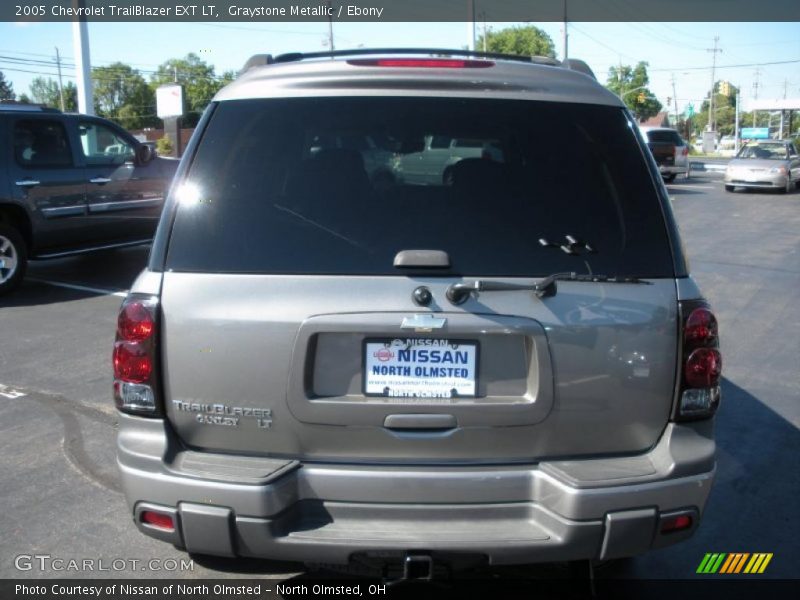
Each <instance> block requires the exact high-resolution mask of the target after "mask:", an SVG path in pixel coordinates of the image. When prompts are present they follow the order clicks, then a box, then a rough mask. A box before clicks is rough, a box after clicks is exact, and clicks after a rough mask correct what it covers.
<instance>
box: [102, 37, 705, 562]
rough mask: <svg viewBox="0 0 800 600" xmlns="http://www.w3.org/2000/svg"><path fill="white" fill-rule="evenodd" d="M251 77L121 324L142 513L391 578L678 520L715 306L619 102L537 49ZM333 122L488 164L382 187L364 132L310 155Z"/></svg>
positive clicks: (311, 64) (696, 463) (701, 459)
mask: <svg viewBox="0 0 800 600" xmlns="http://www.w3.org/2000/svg"><path fill="white" fill-rule="evenodd" d="M320 58H324V60H318V59H320ZM259 63H261V65H262V66H252V65H254V64H255V65H258V64H259ZM249 64H250V65H251V68H249V69H248V70H247V71H246V72H245V73H243V74H242V76H241V77H240V78H239V79H238V80H237V81H236V82H234V83H233V84H231V85H230V86H228V87H227V88H225V89H223V90H222V91H221V92H220V93H219V94H218V95H217V96H216V98H215V100H214V102H213V103H212V104H211V106H210V107H209V108H208V110H207V111H206V113H205V115H204V117H203V119H202V121H201V123H200V124H199V127H198V130H197V132H196V134H195V135H194V137H193V138H192V142H191V143H190V145H189V148H188V150H187V152H186V154H185V156H184V158H183V160H182V162H181V165H180V167H179V170H178V173H177V175H176V179H175V183H174V184H173V187H172V190H171V192H170V195H169V198H168V200H167V205H166V207H165V210H164V213H163V215H162V219H161V222H160V225H159V229H158V232H157V235H156V239H155V242H154V245H153V248H152V251H151V256H150V261H149V265H148V267H147V269H146V270H145V271H144V272H143V273H142V274H141V275H140V277H139V278H138V279H137V281H136V282H135V284H134V285H133V287H132V290H131V293H130V296H129V297H128V298H127V299H126V300H125V302H124V303H123V305H122V308H121V311H120V315H119V323H118V330H117V340H116V342H115V345H114V396H115V399H116V405H117V408H118V409H119V411H120V415H119V419H120V429H119V438H118V457H119V466H120V469H121V472H122V480H123V483H124V489H125V494H126V497H127V500H128V503H129V507H130V511H131V516H132V517H133V519H134V522H135V523H136V525H137V527H138V528H139V529H140V530H141V531H142V532H143V533H145V534H147V535H150V536H153V537H156V538H159V539H161V540H164V541H166V542H170V543H172V544H174V545H175V546H178V547H180V548H185V549H186V550H188V551H189V552H193V553H201V554H212V555H222V556H247V557H268V558H273V559H283V560H299V561H307V562H315V563H335V564H345V563H348V562H350V561H361V562H369V561H392V560H398V561H403V562H404V563H405V565H406V570H405V573H406V575H408V576H411V577H415V576H416V577H426V576H429V575H431V574H432V573H433V568H434V565H435V564H436V563H437V561H440V560H441V561H453V560H457V559H464V560H473V561H476V562H483V563H488V564H493V565H494V564H513V563H532V562H542V561H561V560H579V559H611V558H616V557H628V556H633V555H637V554H640V553H643V552H646V551H647V550H649V549H651V548H659V547H663V546H667V545H669V544H673V543H675V542H679V541H681V540H684V539H686V538H687V537H689V536H690V535H692V533H693V532H694V531H695V530H696V528H697V527H698V525H699V522H700V518H701V515H702V513H703V508H704V506H705V503H706V499H707V497H708V494H709V490H710V488H711V484H712V480H713V478H714V469H715V461H714V451H715V444H714V438H713V420H712V417H713V415H714V413H715V411H716V410H717V407H718V405H719V400H720V390H719V380H720V365H721V357H720V353H719V350H718V341H717V340H718V338H717V323H716V320H715V318H714V315H713V313H712V312H711V310H710V309H709V307H708V305H707V304H706V302H705V301H704V300H703V297H702V295H701V293H700V291H699V290H698V288H697V286H696V285H695V283H694V281H693V280H692V279H691V277H690V276H689V273H688V267H687V264H686V260H685V258H684V255H683V253H682V250H681V248H682V247H681V242H680V239H679V237H678V231H677V228H676V226H675V222H674V219H673V216H672V212H671V210H670V204H669V200H668V196H667V193H666V191H665V188H664V184H663V182H662V179H661V176H660V174H659V171H658V168H657V166H656V164H655V162H654V160H653V158H652V156H651V155H650V153H649V151H648V148H647V146H646V144H645V142H644V140H643V139H642V137H641V135H640V134H639V132H638V128H637V127H636V126H635V121H634V120H633V119H632V118H631V115H630V114H629V113H628V112H627V110H626V109H625V107H624V105H623V104H622V103H621V102H620V100H619V98H617V97H616V96H614V95H613V94H611V93H609V92H608V91H606V90H605V89H604V88H603V87H602V86H601V85H599V84H598V83H597V82H596V81H595V80H594V78H593V77H592V76H590V75H587V74H585V73H582V72H579V71H576V70H574V69H570V68H566V67H567V66H568V65H562V64H560V63H558V62H556V61H549V60H546V59H543V60H541V61H539V60H534V61H521V60H519V59H515V58H513V57H503V56H497V55H486V54H469V53H466V52H463V51H442V50H436V51H416V53H414V52H413V51H408V50H403V51H378V50H371V51H353V52H344V53H334V54H333V55H331V54H324V55H305V56H303V55H298V54H294V55H289V56H283V57H278V58H277V59H272V58H271V57H261V58H256V59H254V60H251V61H250V63H249ZM337 136H340V137H341V136H359V137H363V138H370V139H388V140H394V142H393V144H394V145H393V146H392V148H393V151H396V152H398V153H404V152H406V153H411V152H419V151H420V148H422V147H423V144H424V140H425V139H429V138H430V137H431V136H442V137H444V138H447V139H469V140H485V141H486V142H487V143H488V142H491V143H492V144H493V145H494V146H495V147H497V151H498V152H500V153H502V154H501V155H502V161H498V160H490V159H487V158H485V157H472V158H462V159H461V160H459V161H457V162H456V163H455V164H454V165H452V170H453V173H452V181H450V182H448V183H447V184H446V183H445V181H443V179H442V178H441V177H439V178H437V179H436V181H438V185H435V184H434V182H433V179H431V182H430V184H429V185H414V184H409V183H405V182H403V181H402V180H400V179H395V180H393V181H391V182H386V181H384V182H383V183H382V184H381V185H380V186H377V185H375V184H374V183H373V182H372V181H371V179H370V177H369V175H368V173H367V171H366V169H365V166H364V157H363V156H362V155H361V154H360V153H359V151H357V150H356V149H355V148H353V147H320V146H319V144H318V143H316V142H315V140H320V139H323V138H327V139H332V138H336V137H337ZM542 140H547V143H546V144H543V143H542ZM315 144H316V145H315ZM445 166H446V165H445V163H442V168H445ZM576 168H577V171H576Z"/></svg>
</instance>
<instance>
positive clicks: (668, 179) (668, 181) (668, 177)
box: [664, 173, 675, 183]
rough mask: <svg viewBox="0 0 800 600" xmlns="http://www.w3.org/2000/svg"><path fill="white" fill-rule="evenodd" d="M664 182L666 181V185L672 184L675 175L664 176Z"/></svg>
mask: <svg viewBox="0 0 800 600" xmlns="http://www.w3.org/2000/svg"><path fill="white" fill-rule="evenodd" d="M664 181H666V182H667V183H672V182H673V181H675V173H670V174H669V175H664Z"/></svg>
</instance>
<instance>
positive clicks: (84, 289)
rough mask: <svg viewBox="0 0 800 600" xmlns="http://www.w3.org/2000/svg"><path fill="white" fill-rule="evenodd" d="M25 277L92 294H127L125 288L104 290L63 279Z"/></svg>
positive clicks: (123, 296) (37, 281)
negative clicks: (66, 281) (67, 281)
mask: <svg viewBox="0 0 800 600" xmlns="http://www.w3.org/2000/svg"><path fill="white" fill-rule="evenodd" d="M27 279H28V280H29V281H35V282H36V283H45V284H47V285H52V286H55V287H62V288H67V289H69V290H78V291H81V292H91V293H93V294H100V295H101V296H117V297H118V298H126V297H127V296H128V291H127V290H104V289H103V288H96V287H89V286H87V285H77V284H75V283H64V282H63V281H51V280H49V279H39V278H37V277H27Z"/></svg>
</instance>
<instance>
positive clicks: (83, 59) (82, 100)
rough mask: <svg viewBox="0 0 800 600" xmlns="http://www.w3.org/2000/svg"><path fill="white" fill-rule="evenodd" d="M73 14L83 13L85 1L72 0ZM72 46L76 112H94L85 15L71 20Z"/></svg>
mask: <svg viewBox="0 0 800 600" xmlns="http://www.w3.org/2000/svg"><path fill="white" fill-rule="evenodd" d="M72 8H74V9H81V10H76V11H75V14H81V13H84V14H85V10H84V9H85V8H86V1H85V0H72ZM72 46H73V54H74V55H75V72H76V74H77V78H78V81H77V85H78V112H80V113H83V114H85V115H93V114H94V93H93V90H92V63H91V60H90V58H89V26H88V25H87V23H86V17H85V16H81V17H76V18H75V20H74V21H72Z"/></svg>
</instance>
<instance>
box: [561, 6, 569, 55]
mask: <svg viewBox="0 0 800 600" xmlns="http://www.w3.org/2000/svg"><path fill="white" fill-rule="evenodd" d="M567 22H568V21H567V0H564V59H563V61H562V62H567V60H569V33H568V32H567Z"/></svg>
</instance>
